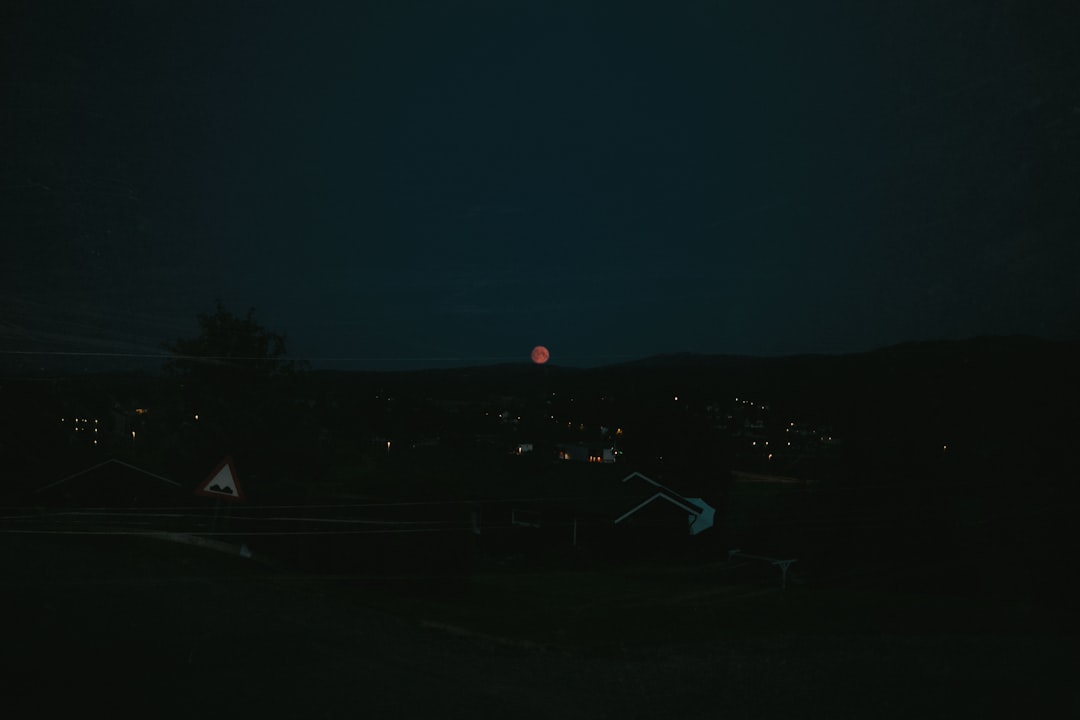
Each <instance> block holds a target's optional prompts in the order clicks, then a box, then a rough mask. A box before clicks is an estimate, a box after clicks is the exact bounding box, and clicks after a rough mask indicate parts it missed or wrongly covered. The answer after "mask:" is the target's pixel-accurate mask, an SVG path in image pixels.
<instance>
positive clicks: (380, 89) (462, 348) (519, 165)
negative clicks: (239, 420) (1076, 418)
mask: <svg viewBox="0 0 1080 720" xmlns="http://www.w3.org/2000/svg"><path fill="white" fill-rule="evenodd" d="M1074 6H1075V3H1072V2H1066V1H1063V2H1027V1H1024V0H1017V1H1015V2H1004V1H1001V2H990V1H986V2H974V1H969V0H956V1H954V2H930V1H929V0H896V1H893V2H885V1H884V0H882V1H879V2H814V3H807V2H794V1H792V2H750V1H749V0H746V1H742V2H723V1H713V2H653V3H634V2H629V1H627V2H613V3H610V4H604V3H590V2H586V1H585V0H572V1H571V2H566V3H558V2H552V1H551V0H548V1H545V2H523V1H522V2H518V1H515V0H491V1H490V2H485V3H478V2H444V1H432V2H427V3H417V2H412V1H411V0H410V1H405V0H387V1H386V2H362V1H359V0H358V1H357V2H345V3H340V4H328V3H320V2H290V3H270V2H260V3H239V2H191V1H190V0H183V1H177V2H173V1H171V0H140V1H134V0H132V1H131V2H119V1H117V2H105V3H95V2H66V3H57V2H46V1H43V0H30V1H28V2H12V1H11V0H9V1H8V2H5V3H3V6H2V9H0V188H2V193H0V237H2V238H3V245H2V248H3V254H2V260H0V268H2V269H0V350H2V351H3V352H4V353H6V354H8V355H11V354H12V353H22V352H25V351H34V352H39V351H49V352H65V353H66V352H70V353H87V354H88V355H86V357H92V355H89V354H91V353H118V354H132V355H139V354H155V353H160V352H161V343H162V342H165V341H170V340H174V339H176V338H177V337H180V336H186V335H192V334H194V333H195V332H196V330H197V325H196V321H195V316H196V314H197V313H199V312H202V311H207V310H210V309H211V308H212V306H213V303H214V300H215V299H216V298H220V299H221V300H222V301H223V302H224V303H225V304H226V306H227V307H230V308H232V309H235V310H236V311H238V312H242V311H244V310H246V309H247V308H248V307H249V306H254V307H255V308H256V311H257V318H258V319H260V320H261V321H262V322H263V323H264V324H265V325H266V326H268V327H269V328H271V329H273V330H277V331H281V332H284V333H286V334H287V335H288V341H289V342H288V345H289V350H290V355H292V356H294V357H297V358H304V359H309V360H310V361H311V364H312V366H314V367H341V368H358V369H360V368H364V369H367V368H371V369H405V368H413V367H428V366H432V367H434V366H447V365H472V364H494V363H501V362H509V361H515V362H516V361H520V362H526V361H528V356H529V351H530V350H531V349H532V347H533V346H534V345H536V344H540V343H542V344H545V345H547V346H548V347H549V348H551V352H552V362H555V363H559V364H566V365H582V366H589V365H597V364H604V363H608V362H617V361H621V360H628V359H633V358H638V357H643V356H647V355H652V354H657V353H667V352H683V351H690V352H708V353H738V354H758V355H775V354H786V353H810V352H849V351H861V350H869V349H872V348H875V347H880V346H883V345H888V344H892V343H897V342H903V341H909V340H926V339H959V338H966V337H972V336H977V335H987V334H1017V333H1023V334H1034V335H1039V336H1043V337H1048V338H1072V339H1075V338H1077V337H1080V333H1078V328H1080V42H1078V41H1077V39H1076V38H1077V34H1076V33H1077V30H1078V29H1080V12H1077V10H1075V9H1072V8H1073V7H1074ZM74 357H76V358H77V357H79V356H78V355H76V356H74ZM118 360H119V359H118Z"/></svg>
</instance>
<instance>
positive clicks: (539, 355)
mask: <svg viewBox="0 0 1080 720" xmlns="http://www.w3.org/2000/svg"><path fill="white" fill-rule="evenodd" d="M549 357H551V353H549V352H548V349H547V348H546V347H544V346H543V345H537V346H536V347H534V348H533V350H532V361H533V362H534V363H536V364H537V365H543V364H544V363H546V362H547V361H548V358H549Z"/></svg>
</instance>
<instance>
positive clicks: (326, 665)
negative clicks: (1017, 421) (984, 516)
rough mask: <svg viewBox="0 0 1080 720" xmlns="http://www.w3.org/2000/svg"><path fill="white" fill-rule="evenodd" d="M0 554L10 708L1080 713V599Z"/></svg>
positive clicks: (123, 543) (52, 540) (39, 544)
mask: <svg viewBox="0 0 1080 720" xmlns="http://www.w3.org/2000/svg"><path fill="white" fill-rule="evenodd" d="M0 569H2V570H0V571H2V577H0V584H2V588H0V591H2V593H3V597H4V616H5V623H4V626H5V631H4V638H3V642H2V648H3V649H2V651H0V654H2V655H0V656H2V660H3V666H2V668H0V670H2V673H3V678H4V682H3V687H4V696H3V699H2V702H3V704H4V707H5V712H4V714H5V716H8V717H29V716H31V715H33V716H54V715H55V713H56V712H65V714H66V716H70V715H67V714H68V713H71V712H75V713H78V714H79V715H89V714H91V713H92V714H94V715H104V716H112V717H116V716H128V715H138V716H141V717H177V718H179V717H191V718H196V717H198V718H202V717H229V718H240V717H245V718H246V717H253V718H278V717H289V718H294V717H305V718H307V717H311V718H323V717H325V718H338V717H342V718H344V717H359V716H365V717H470V718H477V717H517V718H522V717H524V718H604V717H612V718H615V717H618V718H653V717H698V718H700V717H725V718H772V717H785V718H791V717H829V718H845V717H851V718H862V717H896V718H910V717H982V716H987V715H994V716H1002V715H1006V716H1007V715H1009V714H1016V715H1024V716H1041V715H1046V714H1049V713H1053V714H1054V715H1055V716H1056V715H1061V714H1073V715H1075V713H1076V712H1077V711H1078V710H1080V694H1078V690H1077V687H1078V686H1077V684H1076V683H1075V680H1074V678H1075V675H1074V671H1075V666H1074V659H1075V655H1076V653H1075V639H1076V636H1075V633H1074V632H1073V627H1075V626H1074V625H1072V624H1070V622H1069V621H1068V617H1067V613H1062V612H1061V611H1058V610H1052V609H1045V608H1043V607H1041V606H1039V605H1029V604H1026V603H1024V602H1021V601H1018V600H1015V599H1014V600H1010V601H1008V602H1001V603H999V602H997V601H994V600H992V599H987V598H984V599H971V598H962V597H957V596H948V597H944V596H942V597H937V596H935V595H934V594H932V593H930V594H928V593H926V592H925V591H922V592H919V593H916V594H905V593H904V592H903V591H902V587H903V585H904V583H903V581H902V579H897V578H895V577H894V578H892V580H891V581H889V582H888V583H885V584H882V585H880V587H877V586H875V583H873V582H871V583H868V584H864V585H862V586H859V585H847V586H843V587H841V586H834V587H829V586H813V585H806V584H802V585H799V584H797V585H795V586H793V587H791V588H789V590H788V591H787V592H785V593H780V592H779V590H778V589H777V588H776V585H775V583H771V582H767V580H768V578H762V577H761V576H759V575H756V574H746V573H740V572H731V573H728V572H726V570H721V569H717V567H706V566H702V567H701V568H698V569H694V568H686V569H682V570H678V571H661V570H660V569H657V568H652V569H649V568H644V569H642V568H638V569H626V568H623V569H621V570H619V571H617V572H615V571H612V572H602V571H596V570H594V571H590V572H578V573H573V572H548V573H518V574H509V573H505V572H494V571H491V572H486V573H482V574H478V575H476V576H474V577H473V578H472V579H471V580H470V581H469V582H467V583H463V584H462V583H459V584H455V585H454V587H453V588H451V589H448V588H447V587H445V586H444V585H441V584H439V585H426V584H425V583H423V582H418V581H415V580H408V581H391V580H387V579H385V578H383V579H379V580H377V581H376V580H372V579H367V580H364V579H359V578H357V577H355V576H342V575H338V576H333V575H325V574H324V575H321V576H317V577H313V576H308V575H304V574H299V573H297V572H296V571H295V568H294V569H292V570H284V569H283V568H281V567H268V566H265V565H262V564H259V563H256V562H253V561H251V560H244V559H242V558H235V557H230V556H227V555H224V554H219V553H213V552H209V551H206V550H202V549H198V548H194V547H188V546H185V545H178V544H174V543H167V542H162V541H156V540H148V539H145V538H133V537H86V536H78V535H73V536H63V535H12V534H0ZM395 582H396V584H395ZM898 588H900V589H898ZM1067 605H1068V604H1067V603H1066V604H1065V606H1067Z"/></svg>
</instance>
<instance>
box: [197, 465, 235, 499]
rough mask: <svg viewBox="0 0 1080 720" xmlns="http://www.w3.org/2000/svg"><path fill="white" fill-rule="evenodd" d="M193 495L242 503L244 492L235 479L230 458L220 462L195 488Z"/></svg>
mask: <svg viewBox="0 0 1080 720" xmlns="http://www.w3.org/2000/svg"><path fill="white" fill-rule="evenodd" d="M195 494H196V495H205V496H206V497H215V498H228V499H229V500H236V501H237V502H244V491H243V490H242V489H240V480H239V479H238V478H237V477H236V468H235V467H233V462H232V458H230V457H227V458H225V459H224V460H222V461H221V464H220V465H218V466H217V467H216V468H214V471H213V472H212V473H210V476H209V477H208V478H206V479H205V480H203V481H202V482H201V483H200V484H199V486H198V487H197V488H195Z"/></svg>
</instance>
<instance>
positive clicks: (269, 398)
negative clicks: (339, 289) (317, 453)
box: [165, 301, 304, 474]
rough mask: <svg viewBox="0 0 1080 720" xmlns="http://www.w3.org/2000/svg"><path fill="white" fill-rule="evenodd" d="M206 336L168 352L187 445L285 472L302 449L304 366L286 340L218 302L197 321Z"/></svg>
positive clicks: (170, 346)
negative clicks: (300, 380)
mask: <svg viewBox="0 0 1080 720" xmlns="http://www.w3.org/2000/svg"><path fill="white" fill-rule="evenodd" d="M198 320H199V326H200V329H201V331H200V333H199V334H198V335H197V336H195V337H192V338H184V339H179V340H177V341H176V342H174V343H171V344H167V345H166V346H165V347H166V348H167V349H168V350H169V351H170V352H172V353H173V355H174V357H172V358H171V359H170V360H168V361H167V362H166V364H165V370H166V372H167V373H168V374H170V375H171V376H173V377H174V378H175V380H176V381H177V384H178V386H179V390H180V395H181V397H182V398H183V400H182V407H181V408H180V411H181V412H182V414H183V416H184V423H183V427H185V428H186V431H185V438H184V439H183V440H182V442H183V444H184V445H185V446H186V447H188V448H189V449H190V450H191V451H192V454H193V455H199V456H204V457H205V458H207V459H209V458H211V457H216V456H218V455H224V454H231V455H233V456H234V457H236V458H237V459H238V461H240V462H241V463H242V465H243V466H244V467H245V468H248V469H249V470H253V469H258V470H259V472H260V474H266V473H269V472H271V471H273V470H278V471H281V472H284V470H285V465H284V464H283V463H286V464H287V461H288V458H289V457H290V456H296V457H297V459H298V460H299V459H300V458H299V455H301V454H302V453H297V452H295V450H296V446H297V444H298V442H297V440H298V433H299V427H300V425H301V423H302V421H303V419H304V418H303V415H304V414H303V412H302V410H301V407H300V405H299V403H297V402H296V388H295V382H294V380H295V379H296V376H297V372H298V370H299V369H300V368H299V367H298V365H297V364H296V363H294V362H292V361H290V360H288V358H287V357H286V350H285V336H284V335H282V334H280V333H275V332H271V331H270V330H267V329H266V328H265V327H263V326H262V325H261V324H259V323H258V322H257V321H256V320H255V310H254V308H252V309H249V310H248V311H247V313H246V314H245V315H236V314H233V313H232V312H230V311H229V310H228V309H226V308H225V307H224V306H223V305H222V303H221V302H220V301H218V302H217V304H216V306H215V309H214V311H213V312H209V313H201V314H200V315H199V316H198Z"/></svg>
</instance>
